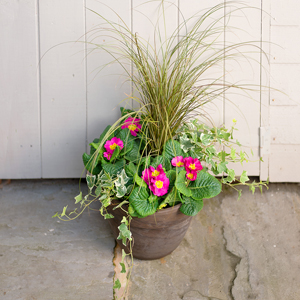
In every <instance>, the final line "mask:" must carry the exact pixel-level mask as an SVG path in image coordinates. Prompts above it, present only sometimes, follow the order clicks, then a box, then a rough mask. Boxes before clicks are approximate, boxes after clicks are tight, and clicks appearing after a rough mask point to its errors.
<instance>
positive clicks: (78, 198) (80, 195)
mask: <svg viewBox="0 0 300 300" xmlns="http://www.w3.org/2000/svg"><path fill="white" fill-rule="evenodd" d="M74 199H75V200H76V201H75V204H77V203H78V202H80V201H81V200H82V192H80V194H79V195H77V196H76V197H75V198H74Z"/></svg>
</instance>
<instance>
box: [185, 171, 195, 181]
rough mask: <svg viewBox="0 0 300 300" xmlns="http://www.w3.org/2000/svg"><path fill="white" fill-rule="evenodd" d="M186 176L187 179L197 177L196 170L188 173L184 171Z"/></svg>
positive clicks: (192, 179)
mask: <svg viewBox="0 0 300 300" xmlns="http://www.w3.org/2000/svg"><path fill="white" fill-rule="evenodd" d="M186 178H187V179H188V180H191V181H194V180H196V178H197V173H196V172H193V173H192V172H190V173H186Z"/></svg>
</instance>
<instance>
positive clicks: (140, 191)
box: [129, 187, 158, 217]
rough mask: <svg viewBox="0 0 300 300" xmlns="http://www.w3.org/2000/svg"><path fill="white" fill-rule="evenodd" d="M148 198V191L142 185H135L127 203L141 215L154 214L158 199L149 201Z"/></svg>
mask: <svg viewBox="0 0 300 300" xmlns="http://www.w3.org/2000/svg"><path fill="white" fill-rule="evenodd" d="M148 198H149V193H148V191H147V189H146V188H144V187H136V188H135V189H134V190H133V191H132V192H131V194H130V196H129V203H130V204H131V205H132V206H133V208H134V209H135V210H136V212H137V213H138V214H139V215H140V216H142V217H147V216H149V215H152V214H154V213H155V212H156V209H157V207H158V201H155V202H154V203H150V202H149V200H148Z"/></svg>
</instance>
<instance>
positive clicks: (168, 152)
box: [162, 139, 183, 160]
mask: <svg viewBox="0 0 300 300" xmlns="http://www.w3.org/2000/svg"><path fill="white" fill-rule="evenodd" d="M162 155H163V156H164V157H166V158H167V159H168V160H171V159H173V158H174V157H176V156H183V151H182V149H181V146H180V143H179V142H178V141H175V140H172V139H171V140H168V141H167V142H166V144H165V145H164V151H163V154H162Z"/></svg>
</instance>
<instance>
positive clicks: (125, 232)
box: [117, 223, 132, 246]
mask: <svg viewBox="0 0 300 300" xmlns="http://www.w3.org/2000/svg"><path fill="white" fill-rule="evenodd" d="M118 229H119V236H118V237H117V239H118V240H122V243H123V245H124V246H126V241H127V239H128V240H129V241H131V240H132V237H131V232H130V230H129V229H128V227H127V225H126V224H124V223H122V224H121V225H120V226H119V227H118Z"/></svg>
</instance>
